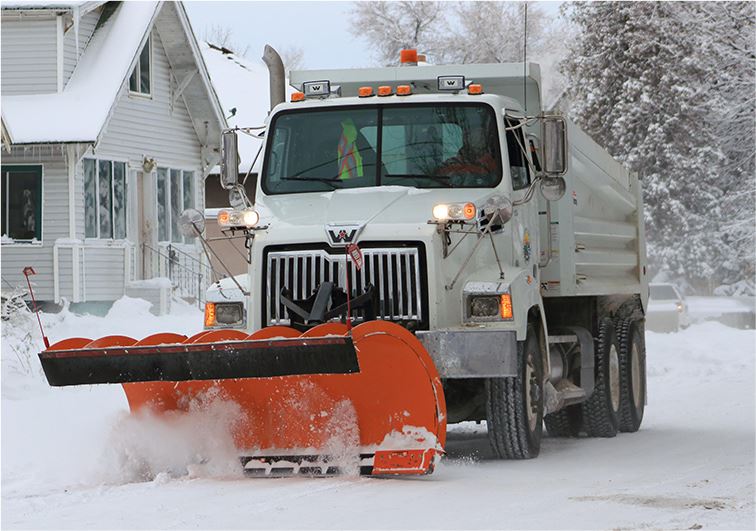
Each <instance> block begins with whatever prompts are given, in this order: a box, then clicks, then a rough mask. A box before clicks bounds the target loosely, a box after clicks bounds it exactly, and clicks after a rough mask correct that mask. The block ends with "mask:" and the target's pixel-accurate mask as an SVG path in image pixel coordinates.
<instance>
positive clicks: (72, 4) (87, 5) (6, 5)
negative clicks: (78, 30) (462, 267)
mask: <svg viewBox="0 0 756 531" xmlns="http://www.w3.org/2000/svg"><path fill="white" fill-rule="evenodd" d="M104 3H105V2H87V1H78V0H68V1H65V0H60V1H54V2H35V1H33V0H28V1H24V0H17V1H15V2H14V1H4V2H3V3H2V9H3V10H32V9H40V10H45V9H46V10H55V11H60V10H70V11H73V10H74V9H78V10H79V11H80V12H81V13H82V14H83V13H86V12H87V11H91V10H92V9H94V8H96V7H97V6H99V5H102V4H104Z"/></svg>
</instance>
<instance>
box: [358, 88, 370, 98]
mask: <svg viewBox="0 0 756 531" xmlns="http://www.w3.org/2000/svg"><path fill="white" fill-rule="evenodd" d="M357 95H358V96H359V97H360V98H367V97H369V96H372V95H373V87H360V88H359V90H358V91H357Z"/></svg>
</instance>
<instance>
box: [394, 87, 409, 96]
mask: <svg viewBox="0 0 756 531" xmlns="http://www.w3.org/2000/svg"><path fill="white" fill-rule="evenodd" d="M410 94H412V87H410V86H409V85H399V86H398V87H396V95H397V96H409V95H410Z"/></svg>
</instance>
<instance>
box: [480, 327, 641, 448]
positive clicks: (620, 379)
mask: <svg viewBox="0 0 756 531" xmlns="http://www.w3.org/2000/svg"><path fill="white" fill-rule="evenodd" d="M517 363H518V366H517V377H516V378H489V379H487V380H486V387H485V393H486V394H485V396H486V418H487V424H488V438H489V441H490V443H491V448H492V449H493V451H494V454H495V455H496V456H497V457H499V458H501V459H532V458H534V457H537V456H538V453H539V452H540V447H541V438H542V435H543V424H544V422H545V424H546V429H547V430H548V431H549V434H550V435H552V436H556V437H576V436H577V435H578V434H579V433H580V432H581V431H585V432H586V434H587V435H588V436H589V437H614V436H615V435H616V434H617V432H618V431H623V432H635V431H638V429H639V428H640V425H641V422H642V421H643V413H644V407H645V397H646V354H645V344H644V341H643V321H632V320H630V319H617V320H616V321H614V322H613V321H612V320H611V319H608V318H604V319H602V320H601V321H600V323H599V334H598V340H597V341H596V344H595V361H594V377H595V380H594V382H595V386H594V389H593V393H592V394H591V396H590V397H589V399H588V400H587V401H585V402H583V403H582V404H579V405H575V406H568V407H566V408H564V409H562V410H560V411H557V412H555V413H551V414H549V415H546V416H545V418H544V414H543V407H544V405H543V399H544V391H543V381H544V372H543V371H544V369H543V359H542V357H541V351H540V348H539V345H538V337H537V334H536V329H535V327H534V326H533V325H528V333H527V339H526V340H525V341H522V342H518V344H517Z"/></svg>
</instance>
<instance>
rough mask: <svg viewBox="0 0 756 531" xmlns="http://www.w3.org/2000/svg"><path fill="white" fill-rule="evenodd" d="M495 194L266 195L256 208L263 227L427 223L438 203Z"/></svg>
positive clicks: (385, 190)
mask: <svg viewBox="0 0 756 531" xmlns="http://www.w3.org/2000/svg"><path fill="white" fill-rule="evenodd" d="M494 193H495V189H494V188H486V189H479V188H478V189H475V188H467V189H448V188H440V189H418V188H412V187H407V186H380V187H370V188H353V189H347V190H334V191H333V192H316V193H305V194H289V195H278V196H275V195H274V196H266V197H263V198H260V199H259V200H258V203H257V205H256V207H257V209H258V210H259V212H260V219H261V223H262V224H266V223H271V226H272V227H273V226H274V225H279V224H286V225H290V226H312V225H328V224H341V223H343V224H346V223H350V224H357V225H363V224H368V223H369V224H371V225H372V224H382V223H391V224H400V223H425V222H426V221H427V220H428V219H430V218H431V212H432V210H433V206H434V205H436V204H438V203H462V202H472V203H475V204H477V205H480V204H481V203H482V202H484V201H485V199H487V198H488V197H489V196H491V195H493V194H494Z"/></svg>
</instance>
